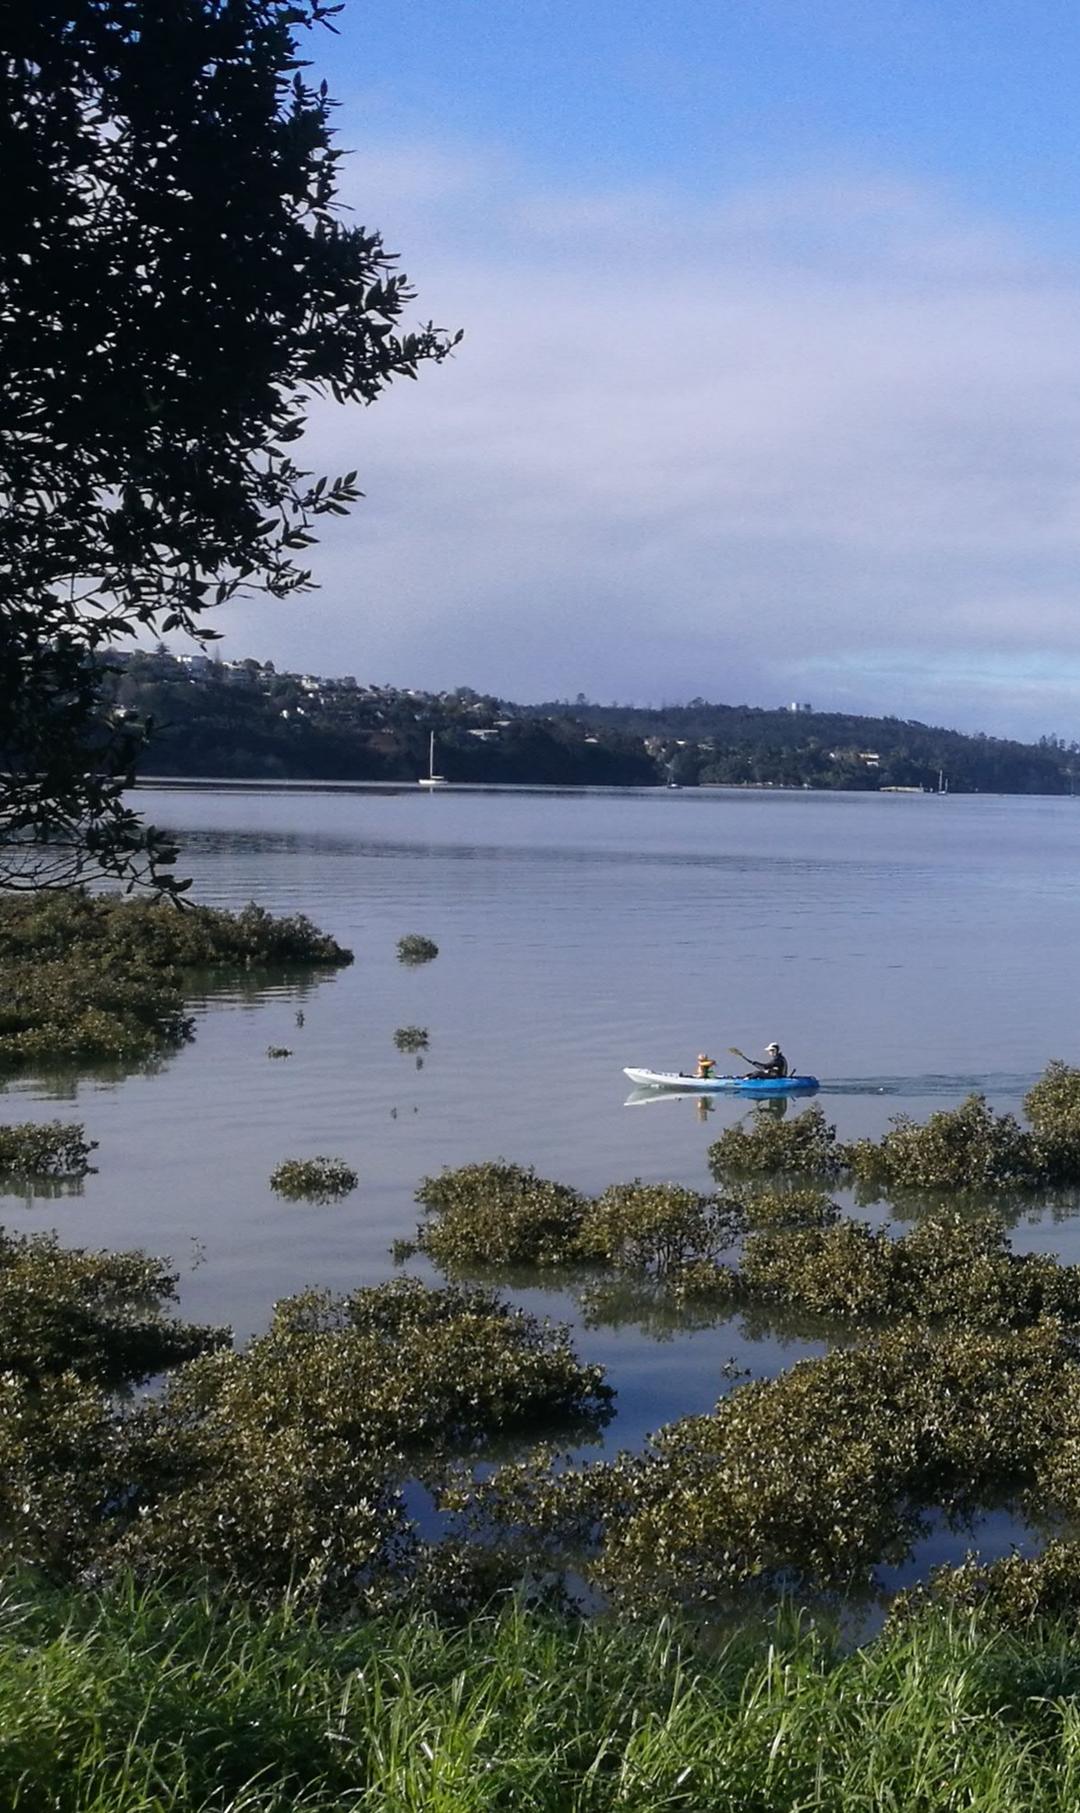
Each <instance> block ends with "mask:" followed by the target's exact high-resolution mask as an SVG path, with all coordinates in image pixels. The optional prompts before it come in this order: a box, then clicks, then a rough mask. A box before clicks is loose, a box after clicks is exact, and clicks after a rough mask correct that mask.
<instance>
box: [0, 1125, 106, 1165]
mask: <svg viewBox="0 0 1080 1813" xmlns="http://www.w3.org/2000/svg"><path fill="white" fill-rule="evenodd" d="M96 1146H97V1141H96V1140H94V1139H90V1140H88V1139H87V1138H86V1137H85V1129H84V1128H83V1127H81V1126H78V1125H69V1126H65V1125H64V1123H63V1121H48V1122H42V1121H20V1122H19V1123H18V1124H17V1125H15V1126H7V1127H0V1173H2V1172H9V1173H11V1174H12V1175H13V1176H17V1177H81V1176H83V1175H84V1173H85V1172H86V1171H88V1170H89V1168H90V1154H91V1152H93V1151H94V1150H95V1148H96Z"/></svg>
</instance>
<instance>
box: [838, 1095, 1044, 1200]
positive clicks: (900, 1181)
mask: <svg viewBox="0 0 1080 1813" xmlns="http://www.w3.org/2000/svg"><path fill="white" fill-rule="evenodd" d="M844 1160H845V1163H846V1165H847V1167H848V1168H849V1169H850V1170H851V1171H852V1172H853V1174H854V1176H855V1177H856V1178H857V1179H858V1180H859V1182H860V1183H862V1184H867V1185H870V1186H872V1187H874V1188H878V1189H881V1190H882V1191H884V1192H888V1191H894V1190H971V1191H985V1190H1010V1189H1029V1188H1031V1187H1032V1186H1034V1185H1036V1184H1038V1183H1040V1182H1041V1181H1043V1168H1042V1165H1041V1163H1040V1160H1039V1155H1038V1152H1037V1150H1036V1147H1035V1142H1034V1140H1033V1138H1032V1135H1031V1134H1030V1133H1029V1132H1027V1130H1026V1129H1025V1128H1023V1127H1021V1125H1020V1123H1019V1122H1018V1121H1017V1120H1016V1119H1015V1118H1014V1117H1013V1115H1011V1114H995V1113H994V1110H993V1109H992V1108H991V1107H990V1106H989V1104H988V1103H987V1101H986V1098H985V1097H984V1096H981V1095H969V1096H968V1098H967V1100H966V1101H964V1102H962V1103H961V1104H960V1106H959V1107H958V1108H945V1109H941V1110H939V1111H938V1113H936V1114H932V1115H931V1116H930V1118H929V1120H927V1121H925V1122H924V1123H922V1124H920V1123H918V1122H916V1121H913V1120H911V1119H910V1118H909V1117H908V1116H907V1115H903V1114H901V1115H897V1116H896V1117H895V1119H894V1120H893V1123H892V1127H891V1129H890V1131H889V1132H888V1133H886V1134H885V1136H884V1138H883V1139H881V1140H879V1141H874V1140H868V1139H864V1140H856V1141H855V1142H854V1143H853V1144H852V1145H849V1146H846V1147H845V1148H844Z"/></svg>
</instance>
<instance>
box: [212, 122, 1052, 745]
mask: <svg viewBox="0 0 1080 1813" xmlns="http://www.w3.org/2000/svg"><path fill="white" fill-rule="evenodd" d="M350 183H351V185H352V188H353V189H354V190H355V191H356V192H357V195H356V198H355V199H356V205H357V213H358V215H359V216H360V217H361V218H363V219H365V220H371V221H375V222H377V223H378V224H379V225H380V227H382V229H383V230H384V232H385V234H386V237H387V242H388V243H389V244H391V245H393V246H395V247H400V249H401V250H402V252H403V255H404V256H403V262H404V263H405V266H406V269H408V271H409V273H410V275H411V276H412V277H413V278H414V279H415V280H416V281H417V283H418V287H419V288H420V302H419V310H420V312H421V313H422V314H423V315H424V316H427V315H433V316H434V317H435V318H436V319H438V320H439V321H441V322H444V323H447V324H450V325H458V324H461V325H463V326H464V327H465V329H466V340H465V342H464V344H463V346H462V348H461V350H460V353H459V355H458V356H457V358H456V359H455V360H454V361H453V363H452V364H451V365H449V366H447V367H445V368H444V369H443V370H441V371H438V372H436V371H430V372H426V373H425V374H424V375H423V376H422V379H421V381H420V383H419V384H418V385H417V386H416V387H415V388H414V387H412V386H409V385H403V386H401V387H400V388H399V389H397V390H395V392H394V394H392V395H391V396H390V397H388V398H386V399H384V400H383V401H381V402H380V403H379V405H378V407H377V408H376V409H375V410H373V411H372V412H370V413H366V414H359V413H357V412H347V413H345V412H337V411H333V410H331V409H329V408H322V407H320V408H319V409H318V410H317V411H316V414H315V417H314V419H313V426H312V430H311V434H310V437H309V446H308V448H307V452H308V454H309V456H310V458H309V460H308V463H310V464H312V465H315V466H320V467H321V466H326V467H331V468H337V467H341V466H344V465H349V466H354V465H355V466H358V467H359V468H360V473H361V482H362V484H363V485H364V487H365V490H366V491H367V494H368V501H367V503H366V504H364V505H363V506H361V507H360V509H359V510H358V511H357V513H356V514H355V515H354V516H353V517H352V518H351V519H350V521H349V522H348V523H347V524H342V525H339V526H338V527H337V528H336V529H335V530H334V531H333V533H332V534H331V535H329V536H328V537H327V539H326V541H325V542H324V545H323V547H322V548H321V549H320V550H316V551H315V564H316V571H317V575H318V577H319V578H320V579H321V581H322V585H323V590H322V592H321V593H320V594H318V595H317V596H316V598H315V600H313V601H310V602H308V603H306V604H305V605H304V607H303V610H302V612H301V611H299V610H297V609H296V608H295V607H290V608H289V609H288V610H287V611H279V610H271V609H269V608H268V607H266V606H263V605H259V606H258V607H256V608H253V609H252V610H250V611H248V610H245V611H243V612H242V613H241V615H240V618H239V620H237V619H236V617H235V616H234V619H233V621H234V622H235V624H236V628H235V633H234V637H233V640H234V642H235V643H236V645H237V646H238V645H239V644H240V643H241V642H243V643H244V644H245V646H247V647H251V648H257V649H258V651H259V652H263V653H267V654H273V655H275V656H277V655H278V654H280V655H281V656H282V657H283V658H286V659H296V660H300V659H302V660H303V662H304V663H305V664H307V665H316V666H322V667H324V668H326V669H328V670H329V669H333V668H335V667H336V668H340V669H344V670H347V671H356V672H358V673H363V674H370V675H373V676H387V677H389V676H394V677H397V678H399V679H401V680H403V681H409V680H412V681H415V682H416V683H419V684H424V683H431V684H454V683H457V682H462V681H469V682H471V683H473V684H478V685H483V686H490V687H494V688H496V689H497V690H499V691H502V692H505V693H507V694H511V695H512V694H517V695H519V696H532V697H537V696H544V695H548V696H550V695H551V694H562V693H574V692H576V691H577V690H578V689H579V687H581V688H584V689H585V690H586V691H589V692H592V693H595V694H598V695H601V696H619V697H638V698H661V697H668V698H673V697H677V696H680V695H681V696H686V695H687V694H690V693H695V692H706V693H710V694H711V695H713V696H716V697H728V698H734V697H738V698H754V699H759V700H761V701H762V702H770V701H771V700H772V699H773V698H780V697H788V696H792V695H793V694H794V693H801V692H802V691H804V690H805V684H804V682H806V681H807V679H808V677H812V678H813V684H814V692H813V693H811V694H809V696H812V697H815V700H816V702H818V703H820V704H822V705H825V704H827V703H828V702H829V700H830V699H836V700H837V702H840V701H841V700H844V701H851V702H854V703H856V704H858V705H861V706H863V707H865V708H866V709H878V708H880V709H886V710H896V711H898V712H899V713H900V714H901V715H904V716H908V715H911V716H919V715H924V713H925V712H928V711H929V708H930V706H931V705H932V704H934V701H935V699H936V700H937V703H938V705H940V703H941V696H942V692H943V691H944V693H945V695H946V698H947V702H948V703H949V706H950V715H951V716H953V717H954V718H955V719H956V720H957V721H973V720H977V721H979V722H981V723H983V724H985V725H986V727H988V728H1002V729H1009V728H1014V727H1015V728H1025V727H1036V728H1037V727H1040V726H1041V723H1042V721H1043V720H1042V717H1041V715H1040V714H1041V710H1042V700H1043V698H1044V697H1045V700H1046V703H1047V705H1048V706H1052V708H1053V709H1052V714H1051V715H1052V716H1053V718H1054V720H1055V722H1056V723H1057V725H1058V727H1059V728H1064V727H1065V726H1064V720H1063V717H1062V711H1063V707H1065V706H1066V705H1067V704H1068V702H1069V701H1071V700H1072V699H1074V698H1077V697H1080V688H1078V687H1077V683H1076V681H1075V680H1074V679H1072V677H1071V675H1070V677H1069V678H1067V679H1064V680H1063V682H1062V684H1061V685H1056V684H1055V683H1054V682H1053V681H1052V680H1051V679H1050V678H1049V677H1047V678H1046V680H1045V693H1042V692H1040V680H1039V676H1038V675H1037V674H1033V669H1032V666H1031V662H1030V661H1028V663H1027V665H1026V666H1025V667H1024V668H1023V671H1022V672H1021V667H1020V665H1019V663H1020V662H1021V658H1022V657H1026V656H1028V655H1029V654H1035V655H1037V656H1040V657H1041V658H1042V660H1043V664H1044V669H1043V670H1045V671H1046V672H1047V675H1048V676H1049V673H1050V672H1051V671H1052V670H1053V664H1054V662H1055V661H1057V660H1061V661H1066V660H1068V661H1069V662H1071V663H1073V668H1072V672H1073V673H1075V672H1076V671H1077V670H1076V666H1075V663H1076V661H1077V659H1078V658H1080V617H1078V614H1077V608H1076V603H1075V597H1076V590H1077V587H1076V579H1077V568H1078V556H1080V387H1078V384H1077V372H1078V371H1080V307H1078V303H1080V273H1078V272H1077V271H1075V270H1073V269H1071V268H1063V267H1061V266H1059V265H1055V264H1054V263H1053V262H1052V261H1051V260H1050V259H1049V258H1047V257H1045V256H1043V255H1042V254H1041V253H1040V251H1039V249H1038V248H1031V247H1028V246H1025V245H1023V244H1021V243H1018V242H1017V240H1016V239H1015V237H1014V236H1013V235H1011V234H1009V233H1007V232H1006V231H1005V230H1004V229H1002V228H999V227H998V226H996V225H995V223H993V222H986V221H982V220H977V219H971V218H968V217H966V216H965V215H964V213H963V211H962V210H961V209H959V208H958V207H957V206H955V205H952V204H950V203H949V202H948V201H947V200H946V199H944V198H941V197H938V196H935V195H932V194H929V193H924V192H920V191H918V190H916V189H913V188H912V187H911V185H909V184H899V183H895V182H892V181H889V180H885V179H883V180H876V179H873V178H868V177H867V176H866V175H865V174H860V173H853V172H851V171H837V172H833V173H826V174H825V175H817V176H813V177H808V178H806V179H805V180H803V181H801V182H800V183H798V184H797V185H796V184H787V185H775V186H771V187H761V186H759V187H757V188H754V189H751V190H746V191H744V192H742V193H739V194H732V195H727V196H723V197H720V198H718V199H717V201H716V202H715V204H714V205H713V206H711V207H708V206H704V205H702V204H701V203H700V202H693V203H690V202H686V201H684V200H683V199H681V198H680V197H679V196H678V195H677V194H673V193H669V192H664V191H662V190H660V189H642V190H639V191H634V192H628V191H621V192H617V191H611V192H603V191H594V192H593V193H591V194H589V193H578V194H567V195H559V194H555V193H552V192H551V191H550V190H548V191H546V192H538V191H536V190H535V189H533V188H530V186H529V185H528V184H527V183H526V182H525V181H524V180H523V179H522V177H521V176H520V173H518V172H517V171H516V170H515V169H514V167H513V165H512V162H511V160H510V159H509V158H508V157H506V156H505V155H503V154H501V153H498V152H491V151H485V152H482V153H473V152H470V151H467V152H465V153H458V152H457V151H456V150H454V149H453V148H450V149H449V150H446V149H439V148H438V147H421V148H412V149H410V148H404V149H402V150H400V151H399V150H395V149H393V148H384V149H383V150H382V151H380V152H378V153H371V154H368V155H366V156H365V158H364V159H363V160H362V162H361V161H359V160H358V161H357V163H356V165H355V167H354V168H353V171H352V173H351V176H350ZM361 191H362V206H361V205H359V201H360V192H361ZM279 625H280V630H279V627H278V626H279ZM913 651H914V658H913ZM938 651H939V652H940V655H941V658H942V660H943V662H944V668H945V671H947V676H948V678H947V684H946V686H945V687H944V688H941V687H938V686H937V685H936V684H935V681H934V674H933V664H934V660H935V654H936V652H938ZM1010 663H1012V665H1010ZM1047 664H1049V665H1047ZM1043 670H1040V671H1043ZM915 693H917V694H918V695H919V696H913V695H914V694H915ZM935 709H936V708H935ZM938 715H940V713H938Z"/></svg>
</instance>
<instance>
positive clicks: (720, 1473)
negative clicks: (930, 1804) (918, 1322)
mask: <svg viewBox="0 0 1080 1813" xmlns="http://www.w3.org/2000/svg"><path fill="white" fill-rule="evenodd" d="M1078 1388H1080V1363H1078V1360H1077V1354H1076V1349H1075V1346H1074V1345H1073V1343H1072V1342H1071V1341H1070V1340H1069V1339H1068V1338H1067V1337H1066V1336H1065V1335H1063V1333H1062V1331H1061V1329H1060V1327H1059V1326H1058V1325H1057V1324H1056V1323H1053V1322H1044V1323H1039V1324H1037V1325H1035V1326H1034V1327H1031V1328H1027V1329H1023V1330H1020V1331H1001V1330H999V1331H997V1332H994V1333H975V1332H972V1331H953V1330H949V1331H946V1332H943V1333H939V1334H937V1335H934V1336H932V1335H930V1334H928V1333H926V1332H925V1331H922V1330H911V1329H905V1330H900V1331H896V1332H893V1333H890V1334H883V1335H880V1336H878V1337H877V1338H875V1339H874V1340H872V1341H870V1342H869V1343H867V1344H866V1345H865V1346H861V1347H858V1348H854V1349H850V1350H839V1351H835V1352H832V1353H830V1354H827V1355H826V1356H825V1357H824V1358H822V1359H816V1360H803V1361H800V1362H798V1363H797V1364H796V1365H795V1366H793V1367H792V1368H791V1369H790V1370H789V1371H787V1372H785V1373H782V1374H781V1375H780V1376H779V1377H778V1378H776V1379H772V1380H758V1381H753V1382H751V1383H748V1384H744V1385H739V1386H737V1387H736V1388H735V1389H734V1390H732V1391H731V1392H730V1393H729V1395H728V1396H727V1397H726V1398H724V1399H722V1400H721V1402H720V1403H719V1404H718V1406H717V1408H716V1410H715V1411H714V1412H712V1414H711V1415H708V1416H696V1417H686V1418H684V1419H683V1420H682V1421H680V1422H677V1423H674V1424H672V1425H670V1426H669V1427H668V1428H667V1429H664V1430H662V1431H661V1433H660V1434H659V1435H658V1436H657V1437H656V1439H655V1442H654V1445H653V1447H652V1449H651V1450H650V1451H648V1452H646V1453H645V1454H643V1455H621V1456H620V1457H619V1458H618V1459H617V1460H615V1461H610V1462H600V1463H597V1464H596V1465H593V1466H591V1467H588V1466H587V1467H580V1468H577V1467H572V1468H567V1469H565V1470H563V1471H562V1472H556V1471H554V1470H553V1469H552V1468H551V1466H550V1464H549V1462H548V1461H547V1459H546V1457H540V1459H539V1460H538V1461H536V1462H528V1461H526V1462H521V1463H517V1464H516V1465H512V1466H509V1467H507V1468H503V1469H501V1470H500V1471H499V1472H498V1473H497V1474H496V1475H494V1476H493V1478H492V1479H491V1480H490V1481H488V1482H485V1483H484V1484H483V1485H482V1486H480V1487H479V1488H477V1489H476V1491H475V1492H474V1493H473V1495H472V1498H471V1501H470V1503H469V1506H468V1514H469V1515H471V1516H472V1517H473V1518H474V1519H475V1520H477V1521H478V1522H479V1524H480V1526H481V1527H482V1528H484V1529H489V1528H495V1529H499V1528H503V1527H509V1528H514V1529H520V1528H522V1527H524V1528H528V1529H531V1530H533V1531H534V1532H535V1533H536V1540H537V1542H538V1544H539V1545H540V1547H541V1552H542V1553H544V1554H545V1555H546V1556H547V1558H548V1563H549V1565H550V1564H551V1559H552V1557H553V1556H556V1555H557V1556H559V1557H561V1559H562V1560H563V1563H564V1564H565V1565H572V1566H576V1567H584V1568H585V1570H586V1572H587V1574H588V1576H589V1577H590V1578H591V1579H592V1580H593V1581H594V1583H595V1584H597V1585H599V1586H601V1587H602V1588H603V1589H604V1590H605V1591H606V1592H607V1593H609V1594H610V1595H611V1596H612V1597H613V1598H615V1599H616V1600H618V1601H619V1602H620V1603H623V1604H625V1605H627V1606H628V1607H631V1608H637V1609H643V1608H648V1607H650V1606H657V1605H665V1604H667V1605H670V1604H672V1603H679V1602H681V1603H684V1604H692V1605H703V1604H706V1603H708V1602H710V1601H716V1600H719V1599H722V1598H723V1597H724V1596H725V1595H726V1594H728V1593H730V1592H731V1591H733V1590H734V1589H737V1588H739V1587H741V1586H745V1585H746V1584H749V1583H752V1582H759V1583H763V1584H769V1583H771V1584H772V1585H774V1586H777V1585H781V1584H783V1583H785V1582H787V1583H793V1582H794V1581H796V1580H798V1581H801V1582H803V1583H813V1584H815V1585H818V1586H828V1587H848V1586H853V1585H856V1584H858V1583H860V1582H862V1583H864V1584H865V1583H868V1582H869V1581H870V1580H871V1579H872V1576H873V1569H874V1566H875V1564H877V1563H880V1562H883V1561H884V1562H891V1563H894V1564H896V1563H899V1562H901V1561H903V1560H904V1559H905V1558H906V1557H907V1556H908V1555H909V1553H910V1550H911V1546H912V1544H913V1542H914V1541H915V1540H916V1539H917V1537H918V1536H919V1535H920V1534H921V1533H922V1531H923V1528H924V1526H923V1520H922V1513H923V1510H924V1509H925V1508H927V1507H933V1506H937V1507H940V1508H942V1509H943V1510H945V1511H946V1512H947V1513H948V1514H949V1515H950V1516H951V1517H954V1518H962V1517H965V1516H967V1515H969V1514H971V1513H972V1512H974V1510H975V1509H976V1508H977V1507H979V1506H981V1505H986V1504H997V1503H1001V1502H1003V1501H1006V1500H1008V1499H1010V1498H1014V1497H1015V1496H1016V1495H1017V1494H1019V1493H1021V1492H1023V1491H1025V1490H1031V1489H1032V1488H1034V1487H1035V1486H1036V1484H1037V1483H1039V1482H1041V1481H1042V1479H1043V1478H1044V1476H1045V1474H1046V1472H1047V1470H1048V1465H1049V1462H1050V1460H1051V1458H1052V1456H1053V1455H1054V1453H1055V1449H1056V1447H1057V1445H1058V1444H1059V1443H1060V1442H1061V1440H1062V1434H1063V1429H1064V1427H1065V1424H1066V1408H1065V1406H1066V1402H1067V1400H1068V1398H1069V1397H1070V1395H1071V1394H1075V1393H1077V1391H1078Z"/></svg>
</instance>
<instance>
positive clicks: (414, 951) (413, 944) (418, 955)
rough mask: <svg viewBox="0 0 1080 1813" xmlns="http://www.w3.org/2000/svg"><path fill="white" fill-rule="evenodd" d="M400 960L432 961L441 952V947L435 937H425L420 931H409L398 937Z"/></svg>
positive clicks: (406, 961) (407, 961)
mask: <svg viewBox="0 0 1080 1813" xmlns="http://www.w3.org/2000/svg"><path fill="white" fill-rule="evenodd" d="M397 954H398V960H399V962H401V963H430V962H431V959H432V958H433V957H437V956H438V954H439V947H438V945H437V944H436V943H435V940H434V938H425V937H423V936H422V934H421V933H419V932H409V933H407V935H406V936H405V937H404V938H399V939H398V947H397Z"/></svg>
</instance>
